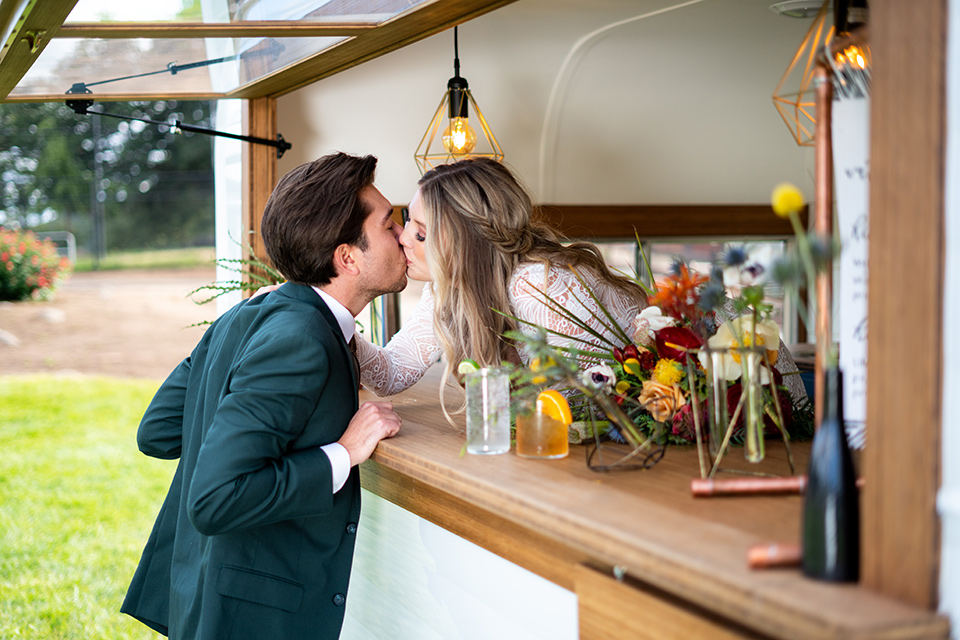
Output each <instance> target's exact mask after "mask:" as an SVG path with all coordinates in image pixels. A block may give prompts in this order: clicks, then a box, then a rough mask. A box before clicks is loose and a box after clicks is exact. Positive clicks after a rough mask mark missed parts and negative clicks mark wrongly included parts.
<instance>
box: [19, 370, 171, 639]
mask: <svg viewBox="0 0 960 640" xmlns="http://www.w3.org/2000/svg"><path fill="white" fill-rule="evenodd" d="M158 386H159V383H158V382H156V381H152V380H149V381H148V380H128V379H114V378H105V377H58V376H53V375H24V376H0V612H2V614H0V638H36V639H38V640H39V639H43V640H51V639H57V638H78V639H79V638H84V639H96V638H102V639H104V640H118V639H124V638H153V639H155V638H159V637H160V636H158V635H157V634H155V633H153V632H152V631H150V630H149V629H148V628H147V627H145V626H143V625H141V624H140V623H138V622H136V621H134V620H133V619H132V618H130V617H128V616H125V615H122V614H120V613H119V609H120V604H121V602H122V601H123V596H124V593H125V592H126V588H127V585H128V584H129V581H130V578H131V576H132V575H133V572H134V569H135V568H136V565H137V562H138V560H139V558H140V552H141V550H142V548H143V545H144V543H145V542H146V540H147V536H148V535H149V533H150V529H151V527H152V525H153V520H154V517H155V516H156V513H157V511H158V510H159V507H160V503H161V501H162V499H163V496H164V495H165V493H166V489H167V486H168V484H169V482H170V479H171V478H172V476H173V473H174V470H175V465H176V463H175V462H170V461H160V460H154V459H152V458H148V457H146V456H144V455H142V454H141V453H140V452H139V451H138V450H137V444H136V431H137V425H138V423H139V421H140V416H141V415H142V414H143V411H144V409H145V408H146V406H147V404H148V403H149V401H150V398H151V397H152V396H153V393H154V392H155V391H156V389H157V387H158Z"/></svg>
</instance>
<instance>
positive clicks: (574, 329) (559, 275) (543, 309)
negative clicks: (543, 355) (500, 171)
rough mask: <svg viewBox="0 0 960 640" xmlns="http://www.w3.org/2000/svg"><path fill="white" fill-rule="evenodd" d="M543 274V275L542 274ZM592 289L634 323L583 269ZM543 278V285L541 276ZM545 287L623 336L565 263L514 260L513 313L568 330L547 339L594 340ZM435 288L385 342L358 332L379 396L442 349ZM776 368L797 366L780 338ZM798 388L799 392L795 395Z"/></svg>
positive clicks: (632, 311)
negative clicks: (546, 300)
mask: <svg viewBox="0 0 960 640" xmlns="http://www.w3.org/2000/svg"><path fill="white" fill-rule="evenodd" d="M545 276H546V278H545ZM581 276H582V277H583V279H584V281H585V282H586V284H587V285H588V286H589V287H590V290H591V291H593V293H594V294H595V295H596V296H597V297H598V298H599V299H600V300H601V301H602V303H603V306H604V307H605V308H606V309H607V311H609V312H610V314H611V315H612V316H613V317H614V318H615V319H616V321H617V324H618V325H619V326H621V327H623V329H624V332H625V333H626V334H627V335H628V336H632V335H633V334H634V332H635V331H636V329H637V326H638V319H637V312H638V311H639V310H640V308H639V306H638V305H637V304H636V303H635V302H632V301H630V300H628V299H626V298H624V297H623V296H621V295H620V294H619V292H617V291H616V290H615V289H614V288H613V287H610V286H609V285H606V284H604V283H603V282H601V281H599V280H597V279H596V278H595V277H593V276H592V274H591V273H590V272H589V271H586V270H584V271H583V272H581ZM545 279H546V287H544V280H545ZM535 289H536V290H544V291H546V293H547V295H549V296H550V297H551V298H553V299H554V300H556V301H557V302H558V303H560V304H561V305H563V307H564V308H566V309H568V310H569V311H571V312H572V313H574V314H576V315H577V317H579V318H581V319H583V320H585V321H586V324H588V325H589V326H590V327H591V328H592V329H593V330H595V331H597V332H599V333H601V334H603V335H605V336H606V337H607V338H611V339H613V342H614V343H620V342H621V340H619V339H614V336H613V335H612V334H611V333H610V332H609V331H607V330H605V329H604V328H603V326H602V324H601V322H600V321H598V320H596V318H597V317H599V318H603V319H604V320H606V316H605V315H604V314H603V312H602V311H600V306H599V305H598V304H597V302H596V301H595V300H594V299H593V298H592V297H590V295H589V294H588V293H587V291H586V290H585V289H584V286H583V285H582V284H581V283H580V281H579V280H578V279H577V277H576V276H575V275H574V274H573V273H572V272H571V271H570V270H569V269H566V268H564V267H559V266H552V267H550V269H549V270H547V269H545V267H544V266H543V265H542V264H540V263H535V262H525V263H522V264H520V265H518V266H517V268H516V270H515V271H514V273H513V277H512V278H511V280H510V306H511V310H512V313H513V315H514V316H516V317H518V318H520V319H522V320H525V321H527V322H532V323H534V324H536V325H539V326H541V327H545V328H547V329H551V330H554V331H558V332H560V333H563V334H566V335H568V336H571V338H562V337H560V336H556V335H552V334H549V335H548V338H547V339H548V341H549V342H550V344H552V345H555V346H572V347H576V348H579V349H587V348H589V346H588V345H587V344H584V343H582V342H578V341H577V340H576V339H577V338H583V339H585V340H588V341H590V342H595V341H596V338H594V337H593V336H592V335H590V334H589V333H588V332H587V331H585V330H584V329H582V328H581V327H578V326H577V325H575V324H574V323H572V322H571V321H570V320H568V319H566V318H564V317H563V316H561V315H559V314H557V313H555V312H554V311H552V310H551V309H550V308H549V307H547V306H546V305H545V304H543V302H541V300H540V297H538V294H537V293H536V292H535V291H534V290H535ZM433 304H434V302H433V289H432V287H431V285H430V283H428V284H427V285H426V286H425V287H424V288H423V294H422V295H421V297H420V301H419V302H418V303H417V306H416V307H415V308H414V310H413V313H412V314H411V316H410V317H409V318H408V319H407V320H406V322H404V324H403V328H402V329H400V331H398V332H397V333H396V334H395V335H394V336H393V338H391V339H390V342H388V343H387V346H386V347H378V346H376V345H374V344H373V343H371V342H369V341H367V340H366V339H364V338H363V337H362V336H359V335H358V336H357V338H358V340H357V356H358V358H359V360H360V371H361V376H360V381H361V382H362V383H363V385H364V386H365V387H366V388H368V389H370V390H372V391H373V392H374V393H376V394H377V395H378V396H389V395H393V394H395V393H399V392H401V391H403V390H404V389H407V388H409V387H411V386H413V385H414V384H415V383H416V382H417V381H418V380H420V378H421V377H423V374H424V373H426V371H427V369H429V368H430V367H431V366H433V365H434V364H435V363H437V362H439V360H440V357H441V355H442V353H443V350H442V349H441V347H440V343H439V342H438V341H437V339H436V336H435V335H434V333H433ZM520 331H522V332H524V333H529V334H533V332H535V331H536V330H535V329H534V328H533V327H530V326H527V325H522V326H521V327H520ZM520 358H521V359H522V360H523V362H524V363H528V362H529V356H528V354H526V353H524V351H523V350H521V351H520ZM776 367H777V369H778V370H780V372H781V373H787V372H789V371H796V369H797V367H796V364H795V363H794V361H793V357H792V356H791V355H790V352H789V351H788V350H787V349H786V347H785V346H784V345H783V342H781V343H780V354H779V356H778V360H777V365H776ZM784 384H785V385H787V387H788V388H789V389H790V392H791V394H793V395H794V396H795V397H802V395H806V394H805V392H804V391H803V383H802V381H801V380H800V376H797V375H792V376H786V377H785V378H784ZM798 394H802V395H798Z"/></svg>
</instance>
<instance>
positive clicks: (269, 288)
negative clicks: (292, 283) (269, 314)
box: [250, 284, 280, 298]
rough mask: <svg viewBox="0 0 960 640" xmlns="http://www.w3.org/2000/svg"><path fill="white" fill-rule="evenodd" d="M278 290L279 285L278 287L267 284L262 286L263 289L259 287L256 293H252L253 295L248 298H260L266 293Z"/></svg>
mask: <svg viewBox="0 0 960 640" xmlns="http://www.w3.org/2000/svg"><path fill="white" fill-rule="evenodd" d="M279 288H280V285H279V284H268V285H266V286H263V287H260V288H259V289H257V292H256V293H254V294H253V295H252V296H250V297H251V298H256V297H257V296H262V295H264V294H266V293H270V292H271V291H276V290H277V289H279Z"/></svg>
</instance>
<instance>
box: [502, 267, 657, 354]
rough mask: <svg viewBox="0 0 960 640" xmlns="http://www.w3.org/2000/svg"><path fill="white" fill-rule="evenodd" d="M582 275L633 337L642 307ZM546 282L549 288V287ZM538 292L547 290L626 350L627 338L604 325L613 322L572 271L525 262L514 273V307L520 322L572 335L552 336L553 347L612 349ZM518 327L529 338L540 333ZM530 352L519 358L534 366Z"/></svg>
mask: <svg viewBox="0 0 960 640" xmlns="http://www.w3.org/2000/svg"><path fill="white" fill-rule="evenodd" d="M580 276H581V277H582V278H583V280H584V283H586V285H587V286H588V287H589V288H590V290H591V291H593V293H594V294H595V295H596V296H597V297H598V298H599V299H600V302H602V304H603V306H604V308H606V310H607V311H608V312H610V314H611V315H612V316H613V318H614V320H615V322H616V324H617V325H618V326H620V327H622V328H623V329H624V331H625V333H626V334H627V335H628V336H630V335H632V332H633V328H632V327H633V324H634V320H635V318H636V315H637V311H638V310H639V304H638V303H637V302H635V301H632V300H630V299H628V298H627V297H626V296H623V295H621V294H620V293H619V292H618V291H616V290H615V289H614V288H613V287H610V286H609V285H607V284H605V283H603V282H602V281H600V280H599V279H598V278H597V277H596V276H595V275H593V274H592V273H590V272H589V271H581V272H580ZM545 279H546V286H544V280H545ZM538 291H544V292H545V293H546V294H547V295H548V296H549V297H550V298H552V299H553V300H555V301H556V302H557V303H558V304H560V305H561V306H563V308H564V309H566V310H567V311H569V312H570V313H572V314H574V315H576V316H577V317H578V318H580V319H581V320H582V321H584V323H585V324H587V325H588V326H589V327H590V328H591V329H593V330H594V331H596V332H598V333H600V334H601V335H603V336H604V337H605V338H606V339H607V340H610V342H611V343H612V345H614V346H622V344H623V342H624V341H623V339H621V338H620V337H618V336H617V334H616V333H615V332H613V331H610V330H608V329H607V328H605V327H604V325H605V324H606V325H609V324H610V321H609V319H608V318H607V316H606V314H604V312H603V311H602V310H601V309H600V305H599V304H598V303H597V301H596V300H594V299H593V298H592V297H591V296H590V294H589V293H588V292H587V290H586V288H585V287H584V286H583V283H581V282H580V281H579V280H578V279H577V277H576V275H575V274H574V273H573V272H571V271H570V270H569V269H567V268H564V267H559V266H556V265H553V266H551V267H550V268H549V270H547V269H545V268H544V266H543V265H542V264H539V263H524V264H521V265H520V266H518V267H517V269H516V270H515V271H514V274H513V279H512V281H511V283H510V303H511V304H512V305H513V310H514V312H515V314H516V316H517V317H518V318H520V319H521V320H524V321H525V322H532V323H533V324H535V325H538V326H541V327H544V328H545V329H549V330H551V331H557V332H559V333H562V334H564V335H565V336H567V337H561V336H557V335H554V334H549V333H548V334H547V342H549V343H550V345H552V346H554V347H573V348H575V349H586V350H592V351H609V350H610V349H611V348H612V346H611V345H608V344H606V343H603V342H601V341H600V340H599V339H598V338H597V337H596V336H594V335H592V334H591V333H590V332H589V331H587V330H586V329H584V328H583V327H579V326H577V324H576V323H574V322H573V321H572V320H570V319H569V318H566V317H564V316H563V315H562V314H561V313H560V312H558V311H556V310H554V309H552V308H551V307H550V306H548V305H547V304H546V303H544V302H543V300H542V299H543V295H542V294H541V293H538ZM519 329H520V331H521V332H522V333H524V334H526V335H530V336H532V335H534V334H535V333H536V329H535V328H534V327H531V326H529V325H525V324H521V325H520V327H519ZM584 341H585V342H584ZM525 351H526V350H525V349H523V348H521V350H520V358H521V359H522V360H523V362H524V363H529V359H530V357H529V354H528V353H526V352H525Z"/></svg>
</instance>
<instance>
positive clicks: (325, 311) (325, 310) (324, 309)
mask: <svg viewBox="0 0 960 640" xmlns="http://www.w3.org/2000/svg"><path fill="white" fill-rule="evenodd" d="M277 293H280V294H283V295H285V296H287V297H289V298H293V299H295V300H301V301H303V302H306V303H307V304H310V305H312V306H314V307H316V308H317V309H318V310H319V311H320V315H321V316H323V319H324V320H326V321H327V324H328V325H330V330H331V331H333V332H334V333H335V334H336V335H337V337H338V338H339V340H338V341H337V342H338V343H339V344H340V348H341V350H342V352H343V355H344V356H345V357H346V359H347V362H349V363H350V364H349V366H350V369H351V371H352V373H353V375H352V376H351V377H352V378H353V381H354V391H355V392H356V393H359V392H360V363H359V361H358V360H357V356H356V353H354V352H353V351H352V350H351V349H350V346H349V345H348V344H347V342H346V340H344V339H343V331H341V330H340V323H339V322H337V318H336V317H335V316H334V315H333V312H332V311H330V307H328V306H327V303H326V302H324V301H323V298H321V297H320V294H318V293H317V292H316V291H314V290H313V287H308V286H306V285H302V284H295V283H293V282H287V283H284V284H283V285H281V286H280V288H279V289H277Z"/></svg>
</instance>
